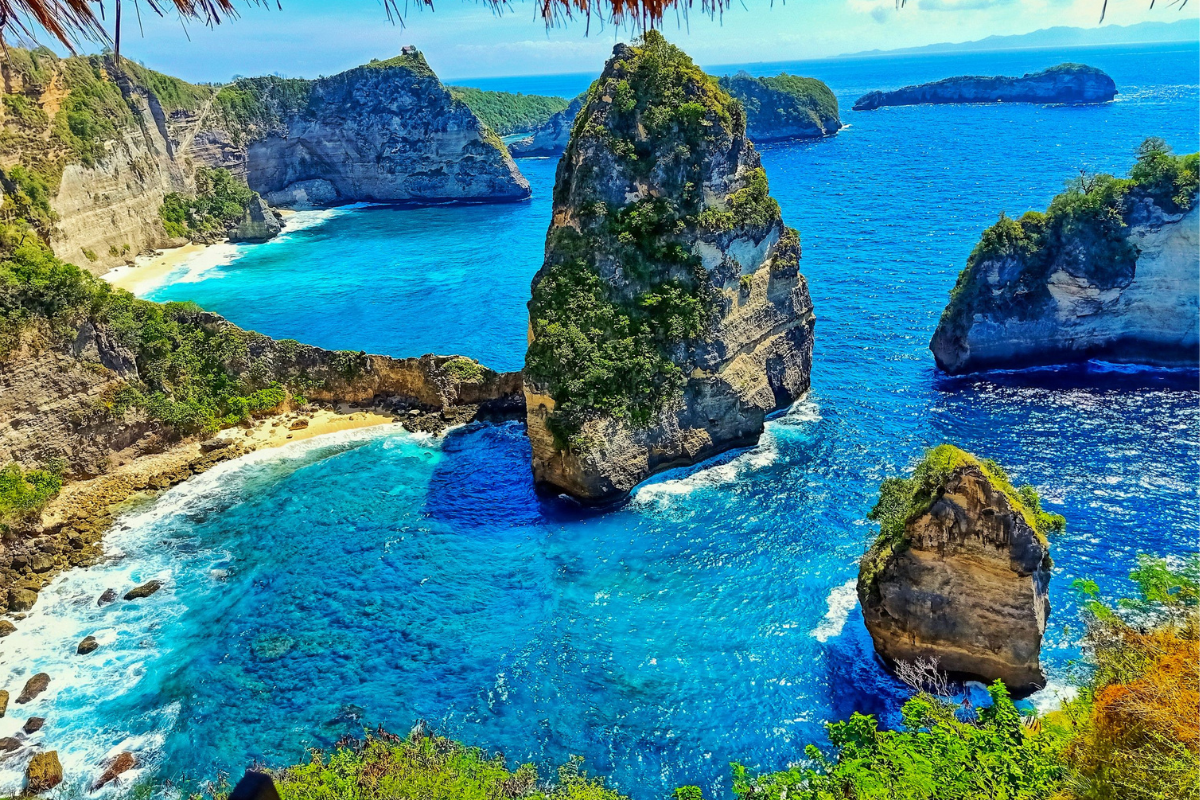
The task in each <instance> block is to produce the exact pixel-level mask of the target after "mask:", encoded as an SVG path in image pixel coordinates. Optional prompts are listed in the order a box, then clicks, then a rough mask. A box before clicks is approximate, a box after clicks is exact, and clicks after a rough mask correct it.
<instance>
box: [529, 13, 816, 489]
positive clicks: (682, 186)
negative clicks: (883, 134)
mask: <svg viewBox="0 0 1200 800" xmlns="http://www.w3.org/2000/svg"><path fill="white" fill-rule="evenodd" d="M799 259H800V240H799V235H798V233H797V232H796V231H795V230H793V229H791V228H788V227H786V226H785V225H784V224H783V220H782V219H781V217H780V212H779V205H778V204H777V203H776V202H775V200H774V199H773V198H771V196H770V194H769V191H768V186H767V178H766V174H765V172H764V171H763V169H762V166H761V165H760V163H759V158H758V154H757V153H756V152H755V151H754V147H753V145H751V144H750V143H749V142H748V141H747V140H746V137H745V119H744V116H743V112H742V107H741V105H740V104H738V103H737V102H736V101H735V100H734V99H733V98H732V97H730V96H729V95H728V93H726V92H725V91H724V90H722V89H721V87H720V86H719V85H718V84H717V82H716V80H715V79H713V78H711V77H709V76H708V75H705V74H704V73H703V72H702V71H701V70H700V69H699V68H697V67H696V66H695V65H694V64H693V63H692V61H691V60H690V59H689V58H688V57H687V55H686V54H684V53H683V52H682V51H681V50H679V49H678V48H676V47H673V46H672V45H670V44H668V43H667V42H666V40H665V39H663V37H662V35H661V34H659V33H658V32H656V31H650V32H648V33H647V34H646V35H645V37H644V38H643V39H642V40H641V41H640V42H638V43H637V44H635V45H634V46H627V45H618V46H617V47H616V48H614V50H613V56H612V58H611V59H609V61H608V63H607V64H606V66H605V68H604V72H603V74H602V75H601V76H600V79H599V80H598V81H596V83H594V84H593V86H592V88H591V89H590V90H589V91H588V94H587V98H586V101H585V103H584V105H583V109H582V111H581V112H580V114H579V116H578V117H577V118H576V120H575V125H574V129H573V132H572V135H571V141H570V144H569V145H568V147H567V150H566V152H565V153H564V155H563V157H562V159H561V160H560V161H559V164H558V174H557V179H556V182H555V190H554V206H553V219H552V222H551V225H550V230H549V232H548V234H547V241H546V259H545V263H544V264H543V266H542V268H541V270H539V271H538V273H537V275H536V276H535V277H534V280H533V286H532V299H531V300H530V302H529V350H528V353H527V355H526V361H525V396H526V407H527V422H528V432H529V439H530V442H531V444H532V447H533V472H534V477H535V480H536V481H537V483H538V484H539V485H541V486H543V487H548V488H552V489H553V490H556V491H561V492H566V493H568V494H570V495H572V496H574V497H576V498H578V499H579V500H581V501H583V502H588V503H602V502H607V501H611V500H615V499H619V498H621V497H623V496H625V495H626V494H627V493H628V492H629V491H630V490H631V489H632V488H633V487H634V486H635V485H636V484H637V483H638V482H640V481H641V480H643V479H645V478H646V477H647V476H649V475H650V474H652V473H654V472H656V471H659V470H662V469H666V468H668V467H672V466H677V465H682V464H690V463H695V462H697V461H700V460H702V459H704V458H707V457H709V456H711V455H713V454H715V453H718V452H720V451H722V450H725V449H728V448H730V447H736V446H742V445H747V444H752V443H753V442H754V441H756V440H757V438H758V436H759V434H760V433H761V432H762V429H763V422H764V420H765V418H766V415H767V414H768V413H770V412H772V411H774V410H776V409H778V408H781V407H784V406H787V405H789V404H790V403H791V402H792V401H793V400H795V399H796V397H797V396H798V395H800V394H801V393H803V392H804V391H805V390H807V389H808V386H809V372H810V368H811V361H812V336H813V319H814V318H813V313H812V302H811V300H810V299H809V295H808V289H807V285H806V283H805V281H804V278H803V276H801V275H800V272H799Z"/></svg>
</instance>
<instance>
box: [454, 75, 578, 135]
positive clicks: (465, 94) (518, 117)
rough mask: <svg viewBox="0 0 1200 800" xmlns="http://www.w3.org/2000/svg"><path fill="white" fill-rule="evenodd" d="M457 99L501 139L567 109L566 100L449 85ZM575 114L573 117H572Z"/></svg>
mask: <svg viewBox="0 0 1200 800" xmlns="http://www.w3.org/2000/svg"><path fill="white" fill-rule="evenodd" d="M446 88H447V89H449V90H450V95H451V96H452V97H454V99H455V100H461V101H462V102H464V103H466V104H467V108H469V109H471V110H472V111H474V112H475V116H477V117H479V118H480V119H481V120H483V122H484V123H485V124H487V126H488V127H489V128H491V129H492V130H493V131H495V132H496V133H498V134H500V135H501V136H508V135H510V134H513V133H525V132H526V131H531V130H533V129H534V128H537V127H538V126H540V125H544V124H546V121H547V120H549V119H550V118H551V117H552V116H554V115H555V114H557V113H558V112H560V111H562V110H563V109H564V108H566V107H567V103H568V102H569V101H568V100H567V99H566V98H565V97H551V96H547V95H540V94H521V93H520V92H492V91H488V90H487V89H475V88H473V87H471V86H447V87H446ZM573 116H574V115H572V117H573Z"/></svg>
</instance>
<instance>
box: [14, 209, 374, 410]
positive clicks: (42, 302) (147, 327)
mask: <svg viewBox="0 0 1200 800" xmlns="http://www.w3.org/2000/svg"><path fill="white" fill-rule="evenodd" d="M0 249H2V250H3V256H2V260H0V357H2V356H3V355H4V354H6V353H7V352H9V351H10V350H11V349H12V348H13V347H14V346H15V345H16V344H17V342H18V341H19V338H20V336H21V335H22V333H23V332H24V331H27V330H31V329H34V330H37V331H41V335H43V336H46V337H50V338H51V339H52V340H54V339H57V340H59V341H64V340H70V339H71V338H73V337H74V336H75V332H76V331H77V329H78V327H79V326H80V325H81V324H82V323H83V322H84V321H86V320H91V321H92V322H94V323H98V324H104V325H106V326H107V327H108V328H109V329H111V330H112V331H113V332H114V333H115V335H116V337H117V339H118V341H119V342H120V343H121V344H122V345H123V346H125V347H126V348H128V349H129V350H130V351H131V352H132V353H133V354H134V355H135V357H136V360H137V367H138V373H139V375H140V378H141V380H140V381H139V382H137V383H128V384H126V385H125V386H124V387H122V388H121V389H120V390H119V391H117V392H115V393H114V394H113V395H111V396H108V397H105V398H104V400H103V405H104V406H105V407H106V408H107V409H108V411H109V412H110V413H111V414H112V415H113V416H114V417H120V416H122V415H123V414H124V413H125V412H126V411H127V410H129V409H130V408H140V409H142V410H143V411H145V413H147V414H148V415H149V416H151V417H153V418H155V419H158V420H160V421H162V422H163V423H164V424H166V425H168V426H170V427H171V428H172V429H174V430H175V431H176V432H178V433H181V434H189V433H196V432H211V431H215V430H218V429H219V428H222V427H226V426H229V425H234V424H237V423H238V422H240V421H242V420H244V419H246V418H248V417H250V416H253V415H255V414H260V413H264V412H266V411H269V410H272V409H274V408H277V407H278V406H280V405H281V404H283V403H284V402H286V401H287V399H288V396H289V395H288V392H287V390H286V389H285V388H284V387H283V386H282V385H281V384H279V383H276V382H274V377H275V373H274V372H273V371H272V370H273V367H272V365H270V364H268V363H266V362H257V361H255V360H254V359H253V358H252V357H251V355H250V344H251V342H252V341H253V339H254V337H255V336H257V334H252V333H248V332H246V331H241V330H238V329H236V328H232V327H222V328H211V329H210V328H209V327H206V326H204V325H202V324H199V323H198V322H197V320H196V317H197V315H198V314H199V313H200V309H199V308H197V307H196V306H195V305H192V304H187V303H167V304H165V305H160V304H158V303H152V302H149V301H146V300H139V299H137V298H135V297H134V296H133V295H131V294H129V293H128V292H126V291H123V290H120V289H114V288H113V287H112V286H110V285H109V284H108V283H106V282H105V281H102V280H100V279H98V278H94V277H92V276H91V275H89V274H87V273H86V272H84V271H83V270H80V269H79V268H78V267H76V266H74V265H72V264H67V263H64V262H62V261H60V260H59V259H57V258H55V257H54V255H53V254H52V253H51V252H50V250H49V248H47V247H46V245H45V244H44V243H43V242H42V241H41V240H40V239H39V238H38V237H37V236H36V235H34V234H33V232H32V231H31V230H29V229H26V230H24V231H21V230H19V229H17V228H16V226H13V225H6V226H4V227H3V229H0ZM348 361H353V358H348ZM351 367H352V364H350V365H348V366H347V369H351ZM294 382H295V383H297V386H298V385H299V383H300V381H294Z"/></svg>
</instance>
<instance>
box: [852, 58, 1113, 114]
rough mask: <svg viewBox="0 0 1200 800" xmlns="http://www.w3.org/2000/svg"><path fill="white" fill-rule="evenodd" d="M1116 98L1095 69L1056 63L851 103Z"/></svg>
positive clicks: (868, 106)
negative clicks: (1016, 73) (1020, 72)
mask: <svg viewBox="0 0 1200 800" xmlns="http://www.w3.org/2000/svg"><path fill="white" fill-rule="evenodd" d="M1116 95H1117V85H1116V84H1115V83H1113V79H1112V78H1110V77H1108V75H1106V74H1104V72H1102V71H1101V70H1098V69H1096V68H1095V67H1088V66H1085V65H1083V64H1059V65H1058V66H1056V67H1050V68H1049V69H1044V70H1042V71H1041V72H1031V73H1026V74H1025V75H1022V76H1021V77H1020V78H1008V77H1004V76H997V77H980V76H962V77H957V78H945V79H943V80H940V81H934V82H932V83H922V84H919V85H917V86H905V87H904V88H903V89H895V90H893V91H890V92H869V93H867V94H865V95H863V96H862V97H860V98H858V100H856V101H855V103H854V110H855V111H870V110H872V109H876V108H883V107H885V106H913V105H925V104H941V103H996V102H1004V103H1065V104H1068V105H1082V104H1091V103H1107V102H1108V101H1110V100H1112V99H1113V98H1114V97H1116Z"/></svg>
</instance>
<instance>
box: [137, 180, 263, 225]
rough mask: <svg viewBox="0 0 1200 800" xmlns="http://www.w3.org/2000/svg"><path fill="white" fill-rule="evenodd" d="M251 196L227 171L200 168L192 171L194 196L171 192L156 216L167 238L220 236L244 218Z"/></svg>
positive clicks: (249, 191) (252, 198)
mask: <svg viewBox="0 0 1200 800" xmlns="http://www.w3.org/2000/svg"><path fill="white" fill-rule="evenodd" d="M255 197H257V194H256V193H255V192H253V191H251V190H250V187H248V186H247V185H246V184H244V183H242V182H241V181H240V180H238V179H237V178H235V177H234V176H233V174H232V173H231V172H229V170H227V169H209V168H207V167H201V168H200V169H199V170H197V171H196V196H195V197H187V196H185V195H182V194H179V193H178V192H171V193H170V194H168V195H167V196H166V197H164V198H163V204H162V207H161V208H159V211H158V213H159V216H160V217H162V221H163V227H164V228H166V231H167V234H168V235H170V236H186V237H189V238H190V237H194V236H197V235H201V236H203V235H206V234H221V233H223V232H224V231H225V229H226V228H227V227H228V226H229V225H231V224H235V223H237V222H238V221H239V220H241V219H242V218H243V217H244V216H245V215H246V209H247V208H248V207H249V206H250V203H251V202H252V201H253V200H254V198H255Z"/></svg>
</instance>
